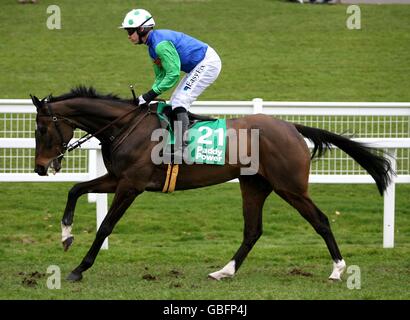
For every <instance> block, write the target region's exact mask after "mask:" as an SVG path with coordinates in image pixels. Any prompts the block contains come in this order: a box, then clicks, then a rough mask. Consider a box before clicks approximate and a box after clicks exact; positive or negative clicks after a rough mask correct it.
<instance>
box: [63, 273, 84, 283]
mask: <svg viewBox="0 0 410 320" xmlns="http://www.w3.org/2000/svg"><path fill="white" fill-rule="evenodd" d="M82 278H83V275H82V274H81V273H77V272H71V273H70V274H69V275H68V276H67V278H66V279H67V280H68V281H73V282H76V281H80V280H81V279H82Z"/></svg>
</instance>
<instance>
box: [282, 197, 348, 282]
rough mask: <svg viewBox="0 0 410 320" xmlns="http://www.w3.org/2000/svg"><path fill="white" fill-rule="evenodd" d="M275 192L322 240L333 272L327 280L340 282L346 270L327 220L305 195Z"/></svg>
mask: <svg viewBox="0 0 410 320" xmlns="http://www.w3.org/2000/svg"><path fill="white" fill-rule="evenodd" d="M275 191H276V190H275ZM276 192H277V194H279V195H280V196H281V197H282V198H283V199H285V200H286V201H287V202H289V204H291V205H292V206H293V207H294V208H296V209H297V210H298V211H299V213H300V214H301V215H302V216H303V217H304V218H305V219H306V220H307V221H308V222H309V223H310V224H311V225H312V227H313V228H314V229H315V231H316V232H317V233H318V234H319V235H320V236H321V237H322V238H323V240H324V241H325V243H326V245H327V248H328V250H329V253H330V255H331V257H332V259H333V271H332V273H331V275H330V276H329V279H331V280H341V276H342V274H343V272H344V271H345V269H346V263H345V261H344V260H343V258H342V255H341V253H340V250H339V247H338V246H337V243H336V239H335V237H334V235H333V233H332V230H331V228H330V224H329V219H328V218H327V217H326V215H325V214H324V213H323V212H322V211H321V210H320V209H319V208H318V207H317V206H316V205H315V204H314V203H313V201H312V200H311V199H310V198H309V197H308V196H307V195H302V194H298V193H291V192H283V191H276Z"/></svg>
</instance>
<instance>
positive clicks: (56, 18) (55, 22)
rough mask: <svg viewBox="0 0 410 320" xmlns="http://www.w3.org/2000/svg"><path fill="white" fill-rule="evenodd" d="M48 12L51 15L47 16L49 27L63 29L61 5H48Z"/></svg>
mask: <svg viewBox="0 0 410 320" xmlns="http://www.w3.org/2000/svg"><path fill="white" fill-rule="evenodd" d="M47 14H50V16H49V17H48V18H47V23H46V25H47V28H48V29H49V30H55V29H57V30H60V29H61V9H60V7H59V6H57V5H55V4H53V5H50V6H48V7H47Z"/></svg>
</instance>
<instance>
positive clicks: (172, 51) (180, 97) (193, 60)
mask: <svg viewBox="0 0 410 320" xmlns="http://www.w3.org/2000/svg"><path fill="white" fill-rule="evenodd" d="M154 26H155V21H154V18H153V17H152V15H151V14H150V13H149V12H148V11H146V10H144V9H134V10H131V11H130V12H128V13H127V15H126V16H125V18H124V21H123V23H122V26H121V27H120V28H122V29H125V30H126V31H127V33H128V39H129V40H130V41H131V42H132V43H134V44H145V45H147V46H148V53H149V55H150V57H151V59H152V61H153V67H154V73H155V81H154V84H153V85H152V87H151V89H150V90H149V91H148V92H147V93H145V94H142V95H140V96H139V97H138V102H139V104H144V103H147V104H148V103H149V102H150V101H152V100H153V99H155V98H156V97H157V96H159V95H160V94H162V93H164V92H165V91H167V90H169V89H171V88H172V87H174V86H175V84H176V83H177V82H178V80H179V77H180V73H181V71H184V72H185V76H184V77H183V78H182V79H181V81H180V82H179V84H178V86H177V87H176V89H175V90H174V92H173V93H172V96H171V99H170V104H171V106H172V110H173V113H174V114H175V115H176V119H177V122H176V125H177V127H174V131H175V141H176V145H175V150H174V157H175V156H181V157H182V155H183V152H184V149H185V148H186V146H187V137H186V136H185V133H186V131H187V130H188V124H189V120H188V114H187V110H188V109H189V107H190V106H191V104H192V103H193V102H194V101H195V100H196V99H197V98H198V96H199V95H200V94H201V93H202V92H203V91H204V90H205V89H206V88H207V87H208V86H210V85H211V84H212V83H213V82H214V81H215V80H216V78H217V77H218V75H219V72H220V71H221V59H220V58H219V56H218V54H217V53H216V51H215V50H214V49H212V48H211V47H210V46H209V45H208V44H206V43H204V42H202V41H199V40H197V39H195V38H193V37H191V36H188V35H186V34H184V33H182V32H177V31H172V30H159V29H158V30H154Z"/></svg>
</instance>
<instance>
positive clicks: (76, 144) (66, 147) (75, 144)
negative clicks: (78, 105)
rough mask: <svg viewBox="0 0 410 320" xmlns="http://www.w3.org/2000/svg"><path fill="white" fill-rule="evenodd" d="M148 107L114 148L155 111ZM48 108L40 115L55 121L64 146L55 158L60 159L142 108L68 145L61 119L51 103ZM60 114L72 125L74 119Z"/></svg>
mask: <svg viewBox="0 0 410 320" xmlns="http://www.w3.org/2000/svg"><path fill="white" fill-rule="evenodd" d="M147 107H148V109H147V112H146V113H145V114H144V115H143V116H142V117H141V118H140V119H139V120H138V121H137V122H136V123H134V124H133V125H132V126H131V127H130V128H129V129H128V130H127V132H126V134H125V135H124V136H123V137H122V138H121V140H120V141H118V142H117V143H116V144H115V146H114V148H113V150H115V149H117V148H118V146H120V145H121V143H122V142H124V140H125V139H126V138H127V137H128V136H129V135H130V134H131V132H132V131H133V130H134V129H135V128H136V127H137V126H138V125H139V124H140V122H141V121H142V120H143V119H144V118H145V117H146V116H148V115H150V114H151V113H153V111H152V110H151V108H150V107H149V105H148V106H147ZM47 109H48V115H40V116H48V117H50V118H51V119H52V121H53V122H54V125H55V128H56V130H57V132H58V135H59V138H60V140H61V146H62V148H63V151H62V152H61V154H60V155H59V156H57V157H56V158H55V159H58V158H60V157H63V156H64V153H65V152H66V151H68V152H71V151H73V150H75V149H77V148H79V147H81V145H82V144H83V143H85V142H87V141H88V140H90V139H91V138H93V137H96V136H97V135H99V134H100V133H102V132H104V131H105V130H107V129H108V128H110V127H112V126H113V125H115V124H116V123H118V122H119V121H121V120H122V119H124V118H125V117H127V116H128V115H130V114H131V113H133V112H135V111H138V110H141V109H140V108H138V107H134V108H133V109H132V110H130V111H128V112H126V113H125V114H123V115H122V116H120V117H118V118H116V119H115V120H113V121H111V122H110V123H108V124H107V125H105V126H104V127H102V128H100V129H99V130H97V132H95V133H93V134H91V133H87V134H85V135H83V136H82V137H81V138H80V139H78V140H77V141H75V142H73V143H71V144H69V145H67V144H66V143H65V142H64V138H63V134H62V132H61V129H60V125H59V122H58V121H59V120H60V119H59V118H58V117H57V115H56V114H54V113H53V111H52V109H51V105H50V104H47ZM58 116H59V117H60V118H61V119H62V120H63V121H68V122H69V123H70V125H72V121H71V120H70V119H67V118H65V117H63V116H61V115H58ZM110 138H111V139H110V140H111V141H112V140H114V137H110Z"/></svg>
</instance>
